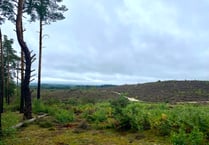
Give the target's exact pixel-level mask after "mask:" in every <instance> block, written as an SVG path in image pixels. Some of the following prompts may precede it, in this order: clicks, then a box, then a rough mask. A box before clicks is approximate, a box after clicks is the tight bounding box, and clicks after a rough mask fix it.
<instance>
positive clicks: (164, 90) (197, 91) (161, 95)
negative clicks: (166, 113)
mask: <svg viewBox="0 0 209 145" xmlns="http://www.w3.org/2000/svg"><path fill="white" fill-rule="evenodd" d="M108 90H109V91H110V90H111V91H116V92H120V93H127V94H128V96H130V97H134V98H137V99H139V100H143V101H151V102H170V103H174V102H180V101H209V81H162V82H161V81H158V82H154V83H145V84H137V85H122V86H118V87H112V88H111V89H108Z"/></svg>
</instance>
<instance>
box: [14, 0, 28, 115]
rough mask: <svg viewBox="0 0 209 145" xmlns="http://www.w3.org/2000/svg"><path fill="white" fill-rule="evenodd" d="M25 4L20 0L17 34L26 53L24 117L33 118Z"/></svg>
mask: <svg viewBox="0 0 209 145" xmlns="http://www.w3.org/2000/svg"><path fill="white" fill-rule="evenodd" d="M23 4H24V0H19V1H18V7H17V18H16V34H17V40H18V42H19V44H20V46H21V49H22V51H23V53H24V60H25V76H24V79H23V82H22V86H21V87H22V88H21V89H22V96H23V98H24V101H25V107H24V118H25V119H31V118H32V104H31V92H30V88H29V84H30V76H31V54H30V51H29V49H28V46H27V45H26V43H25V41H24V37H23V28H22V17H23Z"/></svg>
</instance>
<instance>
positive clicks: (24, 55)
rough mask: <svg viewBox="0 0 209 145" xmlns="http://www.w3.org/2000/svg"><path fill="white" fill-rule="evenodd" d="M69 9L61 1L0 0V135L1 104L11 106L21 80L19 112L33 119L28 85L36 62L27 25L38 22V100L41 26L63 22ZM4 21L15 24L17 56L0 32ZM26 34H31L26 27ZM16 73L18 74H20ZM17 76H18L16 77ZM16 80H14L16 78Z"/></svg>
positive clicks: (10, 43) (8, 39)
mask: <svg viewBox="0 0 209 145" xmlns="http://www.w3.org/2000/svg"><path fill="white" fill-rule="evenodd" d="M67 10H68V9H67V8H66V6H65V5H62V0H0V58H1V59H0V60H1V61H0V70H1V72H0V134H2V126H1V114H2V113H3V112H4V107H3V106H4V105H3V104H4V102H6V103H8V104H9V103H10V97H11V96H14V97H17V95H16V96H15V94H14V90H15V89H17V87H18V85H15V84H16V82H15V80H17V84H18V80H19V79H20V84H21V85H20V107H19V108H20V110H19V111H20V113H23V118H24V119H30V118H32V105H31V104H32V99H31V90H30V82H31V80H33V79H34V78H32V77H33V75H32V72H33V71H34V70H31V66H32V63H33V62H34V61H35V60H36V55H35V54H33V51H32V48H29V47H28V45H27V42H25V39H24V32H25V31H26V28H25V27H24V24H25V23H26V22H38V23H39V41H38V43H39V57H38V63H39V67H38V89H37V90H38V92H37V98H38V99H40V86H41V85H40V84H41V60H42V43H43V42H42V38H43V36H44V35H43V26H44V25H47V24H51V22H56V21H58V20H63V19H64V18H65V17H64V15H63V13H64V12H66V11H67ZM6 21H10V22H11V23H13V24H14V25H15V32H16V37H17V41H18V43H19V46H20V48H21V55H20V56H19V55H18V54H17V52H16V51H15V49H14V48H13V47H12V44H13V43H14V40H13V39H11V38H8V37H7V34H2V33H1V26H2V25H5V22H6ZM27 31H31V30H30V28H27ZM19 71H20V72H21V73H20V75H19ZM19 76H20V77H19ZM15 78H16V79H15Z"/></svg>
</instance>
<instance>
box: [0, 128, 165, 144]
mask: <svg viewBox="0 0 209 145" xmlns="http://www.w3.org/2000/svg"><path fill="white" fill-rule="evenodd" d="M18 132H19V133H18V134H17V136H16V137H9V138H6V139H4V144H5V145H6V144H10V145H37V144H38V145H128V144H132V145H166V144H169V143H168V141H166V140H165V139H163V138H162V137H156V136H153V133H151V132H144V133H140V132H137V133H132V132H116V131H114V130H112V129H103V130H101V129H99V130H98V129H89V130H80V131H78V130H77V128H66V127H58V128H53V129H52V128H50V129H49V128H41V127H40V126H38V125H34V124H33V125H29V126H28V127H26V128H22V129H21V130H19V131H18Z"/></svg>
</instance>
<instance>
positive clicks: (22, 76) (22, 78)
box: [20, 49, 25, 113]
mask: <svg viewBox="0 0 209 145" xmlns="http://www.w3.org/2000/svg"><path fill="white" fill-rule="evenodd" d="M23 80H24V54H23V51H22V49H21V87H20V113H24V106H25V101H24V96H23Z"/></svg>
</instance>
